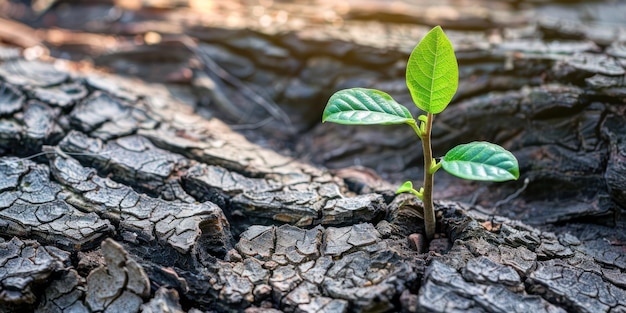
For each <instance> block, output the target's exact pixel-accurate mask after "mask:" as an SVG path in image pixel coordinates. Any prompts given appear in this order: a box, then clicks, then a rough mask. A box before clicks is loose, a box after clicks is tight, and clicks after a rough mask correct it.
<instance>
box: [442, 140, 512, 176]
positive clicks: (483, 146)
mask: <svg viewBox="0 0 626 313" xmlns="http://www.w3.org/2000/svg"><path fill="white" fill-rule="evenodd" d="M441 163H442V166H443V169H444V170H446V172H448V173H450V174H452V175H454V176H458V177H461V178H464V179H471V180H485V181H506V180H515V179H518V178H519V166H518V164H517V159H516V158H515V156H513V154H512V153H511V152H509V151H507V150H506V149H504V148H502V147H500V146H498V145H496V144H493V143H489V142H471V143H468V144H464V145H458V146H456V147H454V148H453V149H452V150H450V151H448V153H446V155H445V156H444V157H443V160H442V161H441Z"/></svg>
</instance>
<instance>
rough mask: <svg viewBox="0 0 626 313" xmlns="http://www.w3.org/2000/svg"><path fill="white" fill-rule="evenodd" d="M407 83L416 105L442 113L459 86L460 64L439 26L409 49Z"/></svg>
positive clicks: (430, 111) (433, 112)
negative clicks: (410, 50)
mask: <svg viewBox="0 0 626 313" xmlns="http://www.w3.org/2000/svg"><path fill="white" fill-rule="evenodd" d="M406 85H407V87H409V91H410V92H411V97H412V98H413V102H415V105H417V107H418V108H420V109H422V110H424V111H426V112H428V113H432V114H437V113H441V111H443V110H444V109H445V108H446V107H447V106H448V104H449V103H450V100H452V97H453V96H454V94H455V93H456V90H457V88H458V85H459V66H458V64H457V61H456V56H455V55H454V49H453V48H452V44H451V43H450V40H449V39H448V37H447V36H446V34H445V33H444V32H443V30H442V29H441V27H440V26H437V27H435V28H433V29H432V30H431V31H430V32H428V34H426V36H424V38H423V39H422V41H420V43H419V44H418V45H417V46H416V47H415V49H413V52H411V56H410V57H409V61H408V63H407V65H406Z"/></svg>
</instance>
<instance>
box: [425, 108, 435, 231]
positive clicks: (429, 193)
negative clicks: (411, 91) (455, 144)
mask: <svg viewBox="0 0 626 313" xmlns="http://www.w3.org/2000/svg"><path fill="white" fill-rule="evenodd" d="M432 128H433V114H432V113H428V118H427V120H426V127H425V131H424V133H422V148H423V150H424V193H423V194H422V195H423V199H422V202H423V203H424V226H425V227H426V238H428V240H431V239H433V237H434V236H435V225H436V224H435V209H434V207H433V184H434V179H435V175H434V174H435V173H434V172H433V171H431V168H432V161H433V151H432V147H431V144H430V133H431V130H432Z"/></svg>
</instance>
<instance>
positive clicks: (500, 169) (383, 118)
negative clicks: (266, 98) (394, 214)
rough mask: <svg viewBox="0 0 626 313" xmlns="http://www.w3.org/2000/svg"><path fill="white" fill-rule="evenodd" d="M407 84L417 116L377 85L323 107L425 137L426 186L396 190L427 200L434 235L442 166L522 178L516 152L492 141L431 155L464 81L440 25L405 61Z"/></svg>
mask: <svg viewBox="0 0 626 313" xmlns="http://www.w3.org/2000/svg"><path fill="white" fill-rule="evenodd" d="M406 84H407V87H408V89H409V91H410V93H411V98H412V99H413V102H415V105H416V106H417V107H418V108H419V109H421V110H422V111H424V112H426V115H420V116H419V117H418V118H417V120H416V119H414V118H413V116H412V115H411V113H410V112H409V110H408V109H407V108H406V107H404V106H402V105H400V104H399V103H397V102H396V101H395V100H394V99H393V98H392V97H391V96H390V95H388V94H387V93H384V92H382V91H380V90H376V89H366V88H351V89H345V90H340V91H338V92H336V93H335V94H334V95H333V96H332V97H331V98H330V100H328V104H327V105H326V108H325V109H324V113H323V115H322V122H333V123H338V124H348V125H373V124H382V125H390V124H408V125H409V126H411V128H413V131H415V133H416V134H417V137H419V138H420V139H421V142H422V147H423V151H424V185H423V187H421V188H420V189H419V190H416V189H414V188H413V183H412V182H410V181H407V182H405V183H404V184H402V186H400V188H398V190H397V191H396V193H401V192H409V193H412V194H414V195H415V196H417V197H418V198H419V199H420V200H422V203H423V205H424V224H425V229H426V237H427V238H428V239H432V238H433V236H434V234H435V211H434V208H433V182H434V174H435V172H437V170H439V169H440V168H443V169H444V170H445V171H446V172H448V173H450V174H452V175H455V176H458V177H461V178H464V179H471V180H482V181H507V180H515V179H517V178H519V166H518V162H517V159H516V158H515V156H513V154H512V153H511V152H509V151H507V150H505V149H504V148H502V147H500V146H498V145H496V144H492V143H489V142H471V143H468V144H462V145H459V146H456V147H454V148H453V149H452V150H450V151H448V152H447V153H446V154H445V156H444V157H443V158H441V159H440V160H439V161H437V160H436V159H435V158H433V156H432V148H431V139H430V138H431V130H432V126H433V118H434V115H435V114H439V113H441V112H442V111H443V110H444V109H445V108H446V107H447V106H448V104H449V103H450V101H451V100H452V97H453V96H454V94H455V93H456V90H457V88H458V84H459V67H458V64H457V60H456V56H455V55H454V49H453V48H452V44H451V43H450V40H449V39H448V37H447V36H446V34H445V33H444V32H443V30H442V29H441V27H440V26H437V27H435V28H433V29H432V30H431V31H430V32H428V34H426V36H425V37H424V38H423V39H422V41H421V42H420V43H419V44H418V45H417V46H416V47H415V49H413V52H412V53H411V56H410V57H409V61H408V63H407V66H406Z"/></svg>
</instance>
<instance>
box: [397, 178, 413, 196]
mask: <svg viewBox="0 0 626 313" xmlns="http://www.w3.org/2000/svg"><path fill="white" fill-rule="evenodd" d="M412 190H414V189H413V183H412V182H410V181H405V182H404V184H402V186H400V187H399V188H398V190H396V194H398V193H403V192H411V191H412Z"/></svg>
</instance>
